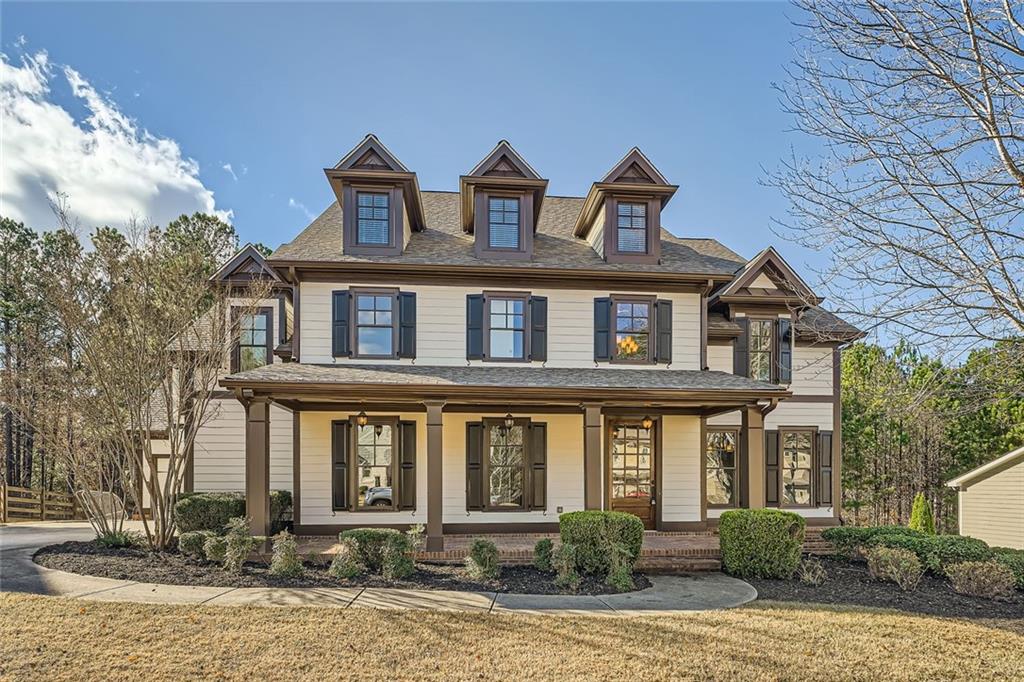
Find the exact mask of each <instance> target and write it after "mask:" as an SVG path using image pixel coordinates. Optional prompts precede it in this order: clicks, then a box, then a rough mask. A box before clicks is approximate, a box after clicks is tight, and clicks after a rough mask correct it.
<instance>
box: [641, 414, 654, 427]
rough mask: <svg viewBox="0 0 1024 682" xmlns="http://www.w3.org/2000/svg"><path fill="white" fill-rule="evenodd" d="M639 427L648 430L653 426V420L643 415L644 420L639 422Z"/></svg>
mask: <svg viewBox="0 0 1024 682" xmlns="http://www.w3.org/2000/svg"><path fill="white" fill-rule="evenodd" d="M640 426H642V427H644V428H645V429H650V428H651V427H652V426H654V419H653V418H651V417H650V416H648V415H644V418H643V419H641V420H640Z"/></svg>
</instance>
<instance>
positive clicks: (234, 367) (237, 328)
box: [231, 305, 274, 374]
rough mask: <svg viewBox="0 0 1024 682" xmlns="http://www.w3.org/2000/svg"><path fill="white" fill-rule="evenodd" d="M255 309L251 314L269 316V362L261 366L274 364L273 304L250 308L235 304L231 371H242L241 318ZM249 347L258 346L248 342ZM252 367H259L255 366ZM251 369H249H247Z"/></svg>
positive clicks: (233, 310) (232, 310)
mask: <svg viewBox="0 0 1024 682" xmlns="http://www.w3.org/2000/svg"><path fill="white" fill-rule="evenodd" d="M248 310H253V311H254V312H252V313H251V314H252V315H253V316H256V315H263V316H266V318H267V342H266V348H267V362H266V364H264V365H260V367H266V366H267V365H272V364H274V308H273V307H272V306H259V307H256V308H248V307H247V306H240V305H234V306H231V331H232V335H233V336H234V342H233V344H232V346H231V373H232V374H234V373H236V372H241V371H242V370H241V367H242V339H241V334H242V327H241V324H242V322H241V318H242V317H243V316H244V315H247V314H250V313H248V312H246V311H248ZM246 347H248V348H258V347H259V346H254V345H252V344H247V345H246ZM252 369H258V368H257V367H253V368H252ZM246 371H249V370H246Z"/></svg>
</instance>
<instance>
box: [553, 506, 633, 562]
mask: <svg viewBox="0 0 1024 682" xmlns="http://www.w3.org/2000/svg"><path fill="white" fill-rule="evenodd" d="M558 530H559V533H560V535H561V537H562V544H566V543H568V544H570V545H572V546H573V547H574V548H575V552H576V565H577V567H578V568H579V570H581V571H583V572H584V573H590V574H594V575H600V576H607V575H608V572H609V571H610V570H611V562H612V547H613V546H614V545H615V544H621V545H622V546H623V550H624V552H625V553H626V557H625V558H628V559H630V571H631V572H632V566H633V565H634V564H635V563H636V560H637V559H638V558H639V557H640V548H641V547H642V546H643V544H644V524H643V521H641V520H640V519H639V518H638V517H636V516H634V515H633V514H627V513H625V512H613V511H577V512H568V513H566V514H562V515H561V516H559V517H558Z"/></svg>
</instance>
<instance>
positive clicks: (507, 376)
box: [223, 362, 785, 393]
mask: <svg viewBox="0 0 1024 682" xmlns="http://www.w3.org/2000/svg"><path fill="white" fill-rule="evenodd" d="M223 381H225V382H227V383H228V384H232V385H235V384H238V383H245V384H246V385H256V384H259V383H279V382H283V383H299V384H385V385H407V386H430V387H433V386H438V387H441V386H459V387H485V388H486V387H494V388H505V387H510V386H515V387H529V388H569V389H575V388H579V389H588V388H612V389H638V390H645V389H646V390H670V391H726V392H727V391H745V392H751V391H758V392H765V393H777V392H784V391H785V388H784V387H780V386H777V385H775V384H767V383H764V382H761V381H754V380H753V379H748V378H746V377H740V376H736V375H734V374H729V373H727V372H712V371H704V372H701V371H698V370H669V369H652V370H644V369H608V368H583V369H569V368H560V367H507V366H505V367H497V366H472V367H467V366H464V365H452V366H424V365H356V364H344V365H312V364H300V363H294V362H293V363H275V364H273V365H266V366H264V367H260V368H257V369H251V370H249V371H247V372H239V373H237V374H232V375H230V376H228V377H225V378H224V380H223Z"/></svg>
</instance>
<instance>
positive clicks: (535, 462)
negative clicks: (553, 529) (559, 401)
mask: <svg viewBox="0 0 1024 682" xmlns="http://www.w3.org/2000/svg"><path fill="white" fill-rule="evenodd" d="M529 457H530V462H529V465H530V478H529V481H530V490H529V495H528V496H527V500H526V506H527V508H528V509H546V508H547V466H548V425H547V424H545V423H544V422H531V423H530V446H529Z"/></svg>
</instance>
